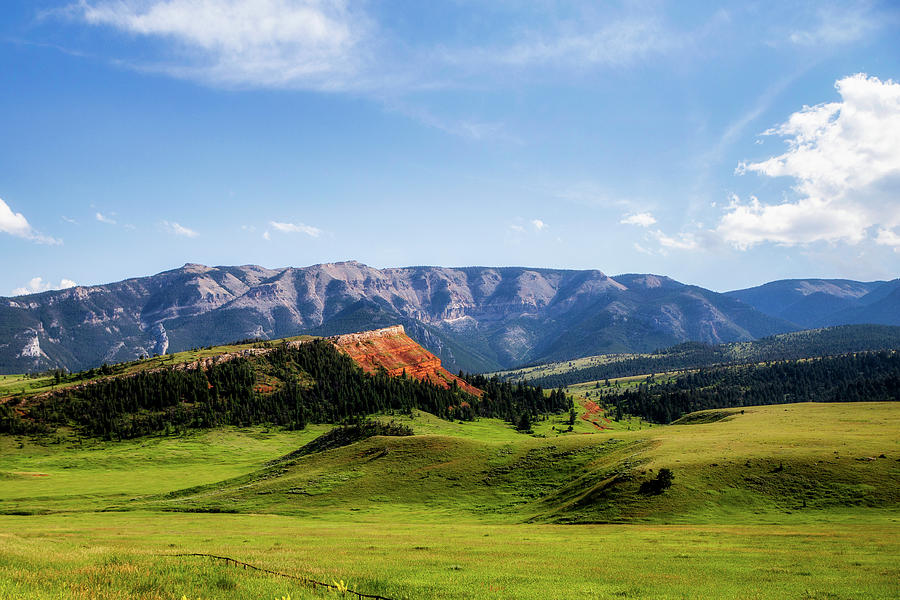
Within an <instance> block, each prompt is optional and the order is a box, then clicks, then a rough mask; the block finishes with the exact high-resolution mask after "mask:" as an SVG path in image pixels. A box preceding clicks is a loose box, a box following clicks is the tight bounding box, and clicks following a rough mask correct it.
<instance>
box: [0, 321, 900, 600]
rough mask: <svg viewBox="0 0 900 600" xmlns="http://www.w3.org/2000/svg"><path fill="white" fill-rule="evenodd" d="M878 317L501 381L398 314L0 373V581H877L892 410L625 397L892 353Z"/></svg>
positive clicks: (717, 590)
mask: <svg viewBox="0 0 900 600" xmlns="http://www.w3.org/2000/svg"><path fill="white" fill-rule="evenodd" d="M894 336H896V331H895V328H890V327H888V328H881V329H878V328H865V327H863V328H859V327H857V328H849V329H846V328H845V329H841V328H836V329H828V330H820V331H811V332H801V333H799V334H789V335H788V337H783V336H776V337H774V338H767V339H764V340H761V341H759V342H751V343H749V344H746V343H745V344H743V345H740V344H738V345H726V346H721V347H720V346H708V347H707V346H702V345H701V346H690V345H688V346H684V347H675V348H672V349H668V350H666V351H663V352H662V353H658V354H645V355H627V356H612V357H610V356H605V357H591V358H586V359H582V360H579V361H572V363H562V364H557V365H545V366H539V367H534V368H530V370H526V371H522V372H514V373H504V374H503V376H504V378H505V379H506V381H503V380H502V379H501V378H500V377H495V376H489V377H486V376H481V375H466V374H463V375H464V377H463V378H462V379H461V378H460V377H458V376H456V375H452V374H451V373H449V372H448V371H447V370H446V369H444V368H443V366H442V364H441V360H440V359H439V358H438V357H436V356H435V355H433V354H431V353H430V352H428V351H427V350H425V349H424V348H423V347H421V346H420V345H419V344H417V343H416V342H415V341H414V340H413V339H412V338H411V337H409V336H408V335H407V334H406V332H405V330H404V328H403V327H397V326H392V327H388V328H384V329H381V330H375V331H368V332H359V333H355V334H352V335H341V336H334V337H329V338H316V337H311V336H307V337H303V338H293V339H289V340H283V341H279V340H274V341H265V340H248V341H246V342H243V343H239V344H231V345H228V346H222V347H206V348H201V349H194V350H189V351H185V352H183V353H177V354H174V355H167V356H160V357H150V358H144V359H142V360H139V361H132V362H129V363H123V364H113V365H105V366H103V367H102V368H98V369H91V370H89V371H85V372H81V373H73V374H68V373H65V372H51V373H48V374H45V375H43V376H38V377H33V376H32V377H26V376H21V375H20V376H16V377H13V376H6V377H4V379H3V381H2V385H3V387H2V388H0V389H2V390H4V392H3V393H4V394H5V395H4V396H3V397H2V398H0V409H3V410H4V411H5V412H4V413H3V414H2V415H0V416H2V421H0V424H2V426H3V428H4V431H5V432H6V433H4V434H0V540H2V544H0V597H9V598H15V597H29V598H48V599H49V598H58V597H66V598H81V597H83V598H110V599H111V598H134V599H140V600H145V599H147V600H149V599H157V598H165V599H168V598H175V600H178V599H180V598H182V597H184V598H187V599H189V600H195V599H201V598H222V599H229V598H234V599H237V598H270V597H271V598H286V597H290V598H291V599H292V600H296V599H297V598H315V597H332V596H333V595H334V590H329V589H328V588H327V587H322V586H317V585H313V584H310V583H303V581H301V580H307V579H308V580H313V581H316V582H320V583H322V584H327V585H331V586H334V587H337V588H340V589H343V587H344V586H346V587H347V589H350V590H354V591H358V592H360V593H363V594H370V595H376V596H382V597H385V598H389V599H392V600H393V599H399V598H409V599H413V598H415V599H419V598H424V599H432V598H434V599H441V598H460V597H464V598H478V599H480V598H498V597H516V598H534V599H539V598H541V599H543V598H570V597H573V596H576V597H578V596H583V595H588V596H591V597H598V598H620V597H631V596H636V597H654V598H707V597H711V596H712V597H722V598H744V597H746V589H747V586H753V589H754V590H755V591H756V592H755V593H756V596H755V597H758V598H779V599H780V598H784V597H798V598H818V597H823V598H826V597H827V598H831V597H838V598H841V597H847V598H850V597H852V598H890V597H893V596H894V595H896V593H897V591H898V586H897V583H896V582H897V580H898V577H897V576H898V574H900V572H898V570H897V568H896V564H895V562H896V561H894V560H893V558H892V557H895V556H896V555H897V554H898V552H900V544H898V542H897V539H900V535H898V534H900V403H898V402H896V401H886V402H870V401H857V402H829V403H823V402H803V403H778V404H772V405H767V406H753V405H746V404H738V405H735V406H731V407H729V406H725V407H722V408H715V409H712V410H706V411H700V412H692V413H690V414H686V415H684V416H681V418H680V419H678V420H676V421H675V422H674V423H672V424H670V425H660V424H659V421H658V420H656V419H648V418H646V417H642V416H641V415H640V413H638V414H635V412H634V411H635V408H636V406H637V405H628V404H626V405H623V404H622V403H621V401H622V399H627V398H628V397H629V394H632V393H634V392H635V391H644V390H647V389H649V390H653V389H655V388H653V387H652V386H651V385H650V384H651V383H652V384H653V385H662V386H666V385H672V384H674V383H675V382H677V381H679V377H684V376H685V374H691V373H700V372H703V373H715V372H717V371H716V370H717V369H718V370H721V371H722V372H723V373H740V372H741V369H747V368H767V365H774V366H777V367H778V368H785V367H786V366H789V365H797V367H798V368H802V366H803V365H811V366H815V365H818V364H819V363H820V362H821V361H828V360H831V359H827V358H821V357H819V358H812V359H803V358H800V359H798V358H796V357H797V356H806V355H810V354H828V353H829V352H826V351H825V350H828V351H833V352H838V351H845V352H848V353H847V354H838V355H837V356H836V357H835V359H834V360H844V358H842V357H854V356H856V357H860V360H865V359H866V357H873V358H877V357H881V356H885V357H887V359H888V360H889V362H888V363H885V365H886V367H885V368H887V369H888V370H887V371H886V373H888V374H891V373H896V372H897V371H898V370H900V367H898V366H897V365H894V364H893V362H890V360H891V359H890V356H891V354H890V353H886V352H885V350H883V349H882V348H884V347H887V346H890V345H891V344H893V340H894ZM738 356H740V357H742V358H743V360H744V361H750V362H740V361H738ZM786 356H790V357H791V358H785V357H786ZM659 357H663V359H664V360H669V361H671V360H677V361H681V363H679V364H680V367H681V368H680V369H678V370H675V371H671V372H668V373H666V372H654V373H647V372H646V371H645V372H643V373H641V374H639V375H628V376H622V377H612V378H608V379H609V380H608V381H607V379H602V380H595V381H594V380H592V381H585V382H581V383H576V384H572V385H567V386H565V388H564V390H565V391H563V389H562V388H561V389H551V390H540V389H539V388H535V387H532V386H531V385H528V384H524V383H521V382H520V381H516V379H518V378H519V377H521V376H522V375H525V377H529V376H534V375H539V376H540V377H535V378H534V379H533V380H532V381H540V380H541V379H540V378H541V377H542V378H544V380H545V381H546V380H547V378H550V377H554V376H560V375H567V376H569V377H576V378H577V377H578V376H579V373H580V370H585V374H592V373H594V372H595V371H592V369H598V368H607V367H609V366H610V365H613V366H615V365H616V364H620V366H621V364H625V365H626V366H627V365H630V366H628V368H632V369H638V370H640V369H639V367H641V366H642V365H646V364H648V363H647V362H646V361H648V360H649V361H654V360H660V358H659ZM665 357H668V358H665ZM723 357H726V358H727V359H728V360H727V361H725V362H723ZM778 357H780V358H781V359H783V360H773V359H775V358H778ZM698 360H699V361H700V362H696V361H698ZM854 360H855V359H854ZM685 361H687V362H685ZM690 361H695V362H693V363H690ZM703 361H706V362H703ZM649 364H654V363H653V362H651V363H649ZM689 364H690V365H693V367H691V368H688V365H689ZM822 364H826V363H822ZM828 364H830V363H828ZM835 364H839V365H840V368H841V369H843V370H848V369H850V370H852V369H857V368H858V367H857V366H855V365H856V363H853V365H854V366H852V368H851V367H845V366H843V363H835ZM848 364H849V363H848ZM879 364H881V363H879ZM779 365H780V366H779ZM540 369H543V371H542V370H540ZM841 372H843V371H841ZM784 373H785V374H787V375H786V377H787V379H785V380H784V382H782V383H784V384H787V383H789V382H790V381H793V379H792V378H796V379H797V381H800V380H801V378H802V377H804V375H802V374H801V373H802V371H797V374H791V373H793V372H792V371H789V370H788V371H784ZM864 376H865V377H866V378H867V379H868V380H869V381H871V382H874V381H876V380H877V377H876V376H875V372H874V371H873V372H872V373H868V372H865V374H864ZM888 376H894V375H888ZM885 381H888V380H887V379H886V380H885ZM711 385H718V384H715V383H713V384H711ZM890 389H893V388H890ZM892 393H894V392H892ZM889 399H894V400H895V399H896V398H894V397H893V396H891V398H889ZM860 400H864V399H863V398H860ZM654 421H656V422H654ZM209 555H212V556H218V557H226V558H228V559H231V560H234V561H240V562H241V563H249V564H250V565H253V566H254V567H258V568H260V569H264V571H253V570H247V569H246V568H242V567H240V566H239V565H238V566H235V564H233V563H229V562H227V561H225V560H222V559H216V558H210V556H209ZM498 558H499V560H498ZM35 573H40V574H41V575H40V577H35V576H34V574H35ZM341 582H343V583H341Z"/></svg>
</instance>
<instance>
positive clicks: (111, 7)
mask: <svg viewBox="0 0 900 600" xmlns="http://www.w3.org/2000/svg"><path fill="white" fill-rule="evenodd" d="M64 12H65V14H67V15H69V16H71V17H73V18H75V19H78V20H81V21H83V22H85V23H87V24H89V25H94V26H103V27H110V28H113V29H117V30H120V31H125V32H127V33H130V34H133V35H136V36H142V37H147V38H152V39H156V40H160V41H164V42H166V43H169V44H171V46H170V53H169V54H170V56H171V58H170V59H168V60H166V61H159V62H152V63H141V64H135V65H133V66H135V67H138V68H141V69H144V70H151V71H159V72H164V73H167V74H169V75H172V76H175V77H180V78H186V79H195V80H200V81H204V82H207V83H211V84H216V85H224V86H253V87H304V88H313V89H340V88H345V87H348V85H349V82H350V81H351V80H352V78H353V76H354V74H355V73H356V71H357V70H358V65H357V62H358V61H359V60H361V51H358V50H357V48H358V46H359V45H360V43H361V41H362V40H363V39H365V38H367V36H368V20H367V18H366V17H365V16H364V15H363V14H362V13H361V12H360V11H358V10H356V9H353V8H351V7H350V5H349V3H348V2H345V1H343V0H114V1H113V0H80V1H79V2H76V3H74V4H70V5H69V6H68V7H67V8H66V9H65V11H64Z"/></svg>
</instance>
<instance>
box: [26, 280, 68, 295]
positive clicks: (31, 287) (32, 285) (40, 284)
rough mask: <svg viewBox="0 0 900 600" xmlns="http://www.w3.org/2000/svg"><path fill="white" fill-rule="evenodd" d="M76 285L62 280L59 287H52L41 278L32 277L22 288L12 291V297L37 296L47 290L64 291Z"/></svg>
mask: <svg viewBox="0 0 900 600" xmlns="http://www.w3.org/2000/svg"><path fill="white" fill-rule="evenodd" d="M76 285H78V284H77V283H75V282H74V281H72V280H71V279H65V278H63V279H62V280H60V282H59V285H56V286H54V285H53V284H51V283H50V282H46V283H45V282H44V278H43V277H34V278H32V279H31V281H29V282H28V283H27V284H25V285H24V286H23V287H18V288H16V289H14V290H13V291H12V295H13V296H23V295H25V294H38V293H40V292H46V291H49V290H64V289H68V288H71V287H75V286H76Z"/></svg>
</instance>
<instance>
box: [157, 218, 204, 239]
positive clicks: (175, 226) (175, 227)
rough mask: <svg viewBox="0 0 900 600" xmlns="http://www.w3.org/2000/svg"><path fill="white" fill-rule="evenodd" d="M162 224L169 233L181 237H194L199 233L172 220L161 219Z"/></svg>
mask: <svg viewBox="0 0 900 600" xmlns="http://www.w3.org/2000/svg"><path fill="white" fill-rule="evenodd" d="M162 225H163V228H164V229H165V230H166V231H168V232H169V233H171V234H173V235H180V236H181V237H188V238H195V237H197V236H198V235H200V234H199V233H197V232H196V231H194V230H193V229H189V228H187V227H185V226H184V225H181V224H179V223H176V222H174V221H172V222H169V221H163V222H162Z"/></svg>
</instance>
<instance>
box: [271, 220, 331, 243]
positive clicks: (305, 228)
mask: <svg viewBox="0 0 900 600" xmlns="http://www.w3.org/2000/svg"><path fill="white" fill-rule="evenodd" d="M269 224H270V225H271V226H272V227H273V228H274V229H277V230H278V231H281V232H282V233H305V234H306V235H308V236H310V237H319V236H320V235H322V230H321V229H319V228H317V227H313V226H311V225H304V224H303V223H279V222H277V221H269ZM266 233H268V232H266ZM266 239H268V238H266Z"/></svg>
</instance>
